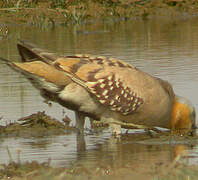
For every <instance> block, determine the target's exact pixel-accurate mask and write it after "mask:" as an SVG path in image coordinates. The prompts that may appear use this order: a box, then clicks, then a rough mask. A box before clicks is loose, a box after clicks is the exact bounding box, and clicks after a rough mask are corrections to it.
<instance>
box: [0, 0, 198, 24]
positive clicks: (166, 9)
mask: <svg viewBox="0 0 198 180" xmlns="http://www.w3.org/2000/svg"><path fill="white" fill-rule="evenodd" d="M197 14H198V1H195V0H158V1H150V0H125V1H121V0H106V1H102V0H94V1H93V0H89V1H85V0H79V1H72V0H68V1H61V0H52V1H43V0H28V1H21V0H11V1H6V0H3V1H1V2H0V21H3V22H16V21H17V22H18V23H25V24H32V25H37V26H43V25H44V26H51V27H53V26H54V25H55V24H64V25H67V24H80V23H83V22H95V21H97V20H113V19H114V20H116V19H119V20H120V19H121V20H128V19H131V18H143V19H147V18H151V17H153V16H156V17H160V16H162V17H172V18H173V17H175V16H181V15H182V16H192V15H193V16H194V15H197Z"/></svg>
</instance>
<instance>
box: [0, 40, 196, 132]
mask: <svg viewBox="0 0 198 180" xmlns="http://www.w3.org/2000/svg"><path fill="white" fill-rule="evenodd" d="M17 47H18V50H19V54H20V56H21V59H22V62H21V63H14V62H10V61H8V60H6V59H4V58H1V60H3V61H5V62H6V64H7V65H9V66H10V67H11V68H12V69H14V70H15V71H17V72H20V73H21V74H23V75H24V76H25V77H26V78H27V79H29V80H30V81H31V83H32V84H33V85H34V86H35V87H36V88H37V89H39V90H40V92H41V95H42V96H43V97H44V98H46V99H47V100H51V101H55V102H58V103H59V104H61V105H63V106H64V107H66V108H69V109H71V110H74V111H75V112H76V114H77V119H76V121H77V123H76V126H77V128H78V129H80V131H81V132H83V127H84V120H85V116H88V117H91V118H94V119H96V120H101V121H103V122H105V123H107V124H110V126H111V127H112V130H113V133H116V134H119V133H121V127H124V128H130V127H133V128H146V127H148V128H149V127H154V126H158V127H164V128H169V129H185V131H190V130H191V129H192V127H194V125H195V109H194V107H193V106H192V105H191V103H190V102H189V101H188V100H186V99H184V98H181V97H179V96H176V95H175V94H174V91H173V89H172V86H171V85H170V84H169V83H168V82H167V81H164V80H161V79H159V78H156V77H153V76H151V75H149V74H147V73H145V72H143V71H141V70H139V69H138V68H136V67H134V66H132V65H130V64H128V63H126V62H124V61H121V60H118V59H115V58H108V57H103V56H91V55H81V54H80V55H72V56H59V55H56V54H54V53H50V52H47V51H45V50H42V49H40V48H37V47H36V46H35V45H34V44H32V43H28V42H26V41H20V42H19V43H18V44H17Z"/></svg>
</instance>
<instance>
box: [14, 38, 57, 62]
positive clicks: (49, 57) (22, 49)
mask: <svg viewBox="0 0 198 180" xmlns="http://www.w3.org/2000/svg"><path fill="white" fill-rule="evenodd" d="M17 48H18V51H19V54H20V56H21V60H22V62H31V61H38V60H40V61H44V62H45V63H48V64H51V63H52V62H53V61H55V60H56V59H57V58H58V56H57V55H56V54H55V53H51V52H48V51H46V50H44V49H41V48H38V47H37V46H36V45H34V44H33V43H30V42H27V41H25V40H19V42H18V44H17Z"/></svg>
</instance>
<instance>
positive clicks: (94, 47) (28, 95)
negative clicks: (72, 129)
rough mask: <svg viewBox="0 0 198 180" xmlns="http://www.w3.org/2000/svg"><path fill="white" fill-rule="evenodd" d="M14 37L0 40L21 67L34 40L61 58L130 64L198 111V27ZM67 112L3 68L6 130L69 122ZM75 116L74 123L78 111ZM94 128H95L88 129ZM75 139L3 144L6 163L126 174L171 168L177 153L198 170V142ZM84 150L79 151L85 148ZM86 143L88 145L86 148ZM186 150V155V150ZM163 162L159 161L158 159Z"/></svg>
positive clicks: (187, 23) (185, 23) (153, 23)
mask: <svg viewBox="0 0 198 180" xmlns="http://www.w3.org/2000/svg"><path fill="white" fill-rule="evenodd" d="M8 26H9V32H10V33H9V35H8V37H7V38H1V40H0V47H1V48H0V55H1V56H3V57H5V58H8V59H11V60H13V61H18V60H19V55H18V53H17V49H16V43H17V39H26V40H29V41H31V42H34V43H36V44H38V45H39V46H40V47H43V48H46V49H49V50H52V51H55V52H58V53H61V54H67V55H69V54H78V53H86V54H95V55H104V56H113V57H117V58H120V59H123V60H125V61H127V62H129V63H131V64H133V65H135V66H137V67H138V68H141V69H142V70H144V71H146V72H148V73H150V74H152V75H155V76H158V77H160V78H163V79H166V80H168V81H170V82H171V83H172V85H173V87H174V90H175V92H176V93H177V94H179V95H181V96H185V97H187V98H188V99H189V100H190V101H191V102H192V103H193V104H194V105H195V108H196V109H198V101H197V99H198V95H197V89H198V83H197V79H198V62H197V59H198V51H197V49H198V21H197V18H194V19H184V18H181V19H178V20H167V19H153V20H147V21H140V20H133V21H129V22H127V23H126V22H109V23H96V24H85V25H76V26H73V27H62V26H58V27H56V28H54V29H47V28H36V27H32V26H21V25H17V24H9V25H8ZM63 109H64V108H63V107H61V106H59V105H57V104H53V106H52V107H48V105H47V104H45V103H43V99H42V98H41V97H40V96H39V92H38V91H37V90H35V89H34V88H33V87H32V86H31V84H30V83H29V82H28V81H27V80H26V79H25V78H23V76H21V75H19V74H17V73H15V72H13V71H11V70H10V69H9V68H8V67H7V66H5V65H4V64H1V65H0V117H1V116H2V117H3V120H1V123H2V124H5V123H7V122H10V121H15V120H17V119H19V118H20V117H24V116H27V115H30V114H32V113H35V112H37V111H43V110H45V111H46V113H47V114H49V115H51V116H53V117H55V118H56V119H62V117H63ZM64 111H66V112H67V114H68V115H69V117H71V119H72V120H73V122H72V123H73V124H74V114H73V112H72V111H68V110H66V109H64ZM86 127H89V123H88V122H87V124H86ZM76 136H77V135H76V134H75V133H73V134H70V135H64V136H53V137H51V136H50V137H42V138H4V139H2V140H1V146H0V147H1V148H0V154H1V156H0V163H7V162H9V157H8V153H7V150H6V147H7V146H8V147H9V149H10V151H11V154H12V156H13V157H12V158H13V159H15V160H17V150H19V149H20V150H21V153H20V159H21V161H26V160H29V161H30V160H38V161H41V162H44V161H48V159H49V158H50V159H51V164H52V165H54V166H70V165H71V164H74V163H78V164H80V165H81V164H83V163H88V164H89V165H92V164H94V165H95V164H97V163H98V164H103V163H104V164H109V166H114V165H115V164H116V166H123V165H126V164H127V163H135V164H138V165H141V166H142V165H144V166H145V165H146V164H148V165H149V162H154V163H162V162H171V161H172V160H173V159H174V158H175V156H176V154H177V153H176V152H178V151H177V149H178V148H179V149H185V150H186V151H187V152H188V156H187V158H186V161H187V162H188V163H189V164H197V163H198V160H197V157H198V156H197V151H198V150H197V146H196V142H192V143H190V145H189V143H186V142H185V141H184V142H183V141H182V142H179V144H178V143H170V142H169V141H166V143H160V142H159V143H156V142H155V141H153V142H152V141H149V143H145V142H144V143H142V142H141V143H139V142H137V141H136V142H134V141H133V138H132V137H130V138H129V139H127V140H126V139H122V140H121V141H119V142H116V143H115V142H112V139H111V136H110V133H109V132H108V130H105V131H104V132H102V133H97V134H88V135H86V136H85V141H86V148H85V146H84V139H82V137H80V138H81V139H80V140H78V141H77V139H79V137H76ZM77 142H78V143H77ZM79 142H81V143H80V144H79ZM181 147H182V148H181ZM156 154H157V155H156Z"/></svg>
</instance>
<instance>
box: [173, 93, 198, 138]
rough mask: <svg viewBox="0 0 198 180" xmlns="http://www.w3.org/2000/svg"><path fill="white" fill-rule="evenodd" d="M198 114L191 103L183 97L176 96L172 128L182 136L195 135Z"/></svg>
mask: <svg viewBox="0 0 198 180" xmlns="http://www.w3.org/2000/svg"><path fill="white" fill-rule="evenodd" d="M195 120H196V112H195V108H194V106H193V105H192V104H191V102H190V101H189V100H188V99H186V98H184V97H181V96H175V100H174V103H173V110H172V119H171V124H170V128H171V130H172V131H174V132H178V133H180V134H190V135H194V133H195V130H196V122H195Z"/></svg>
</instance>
